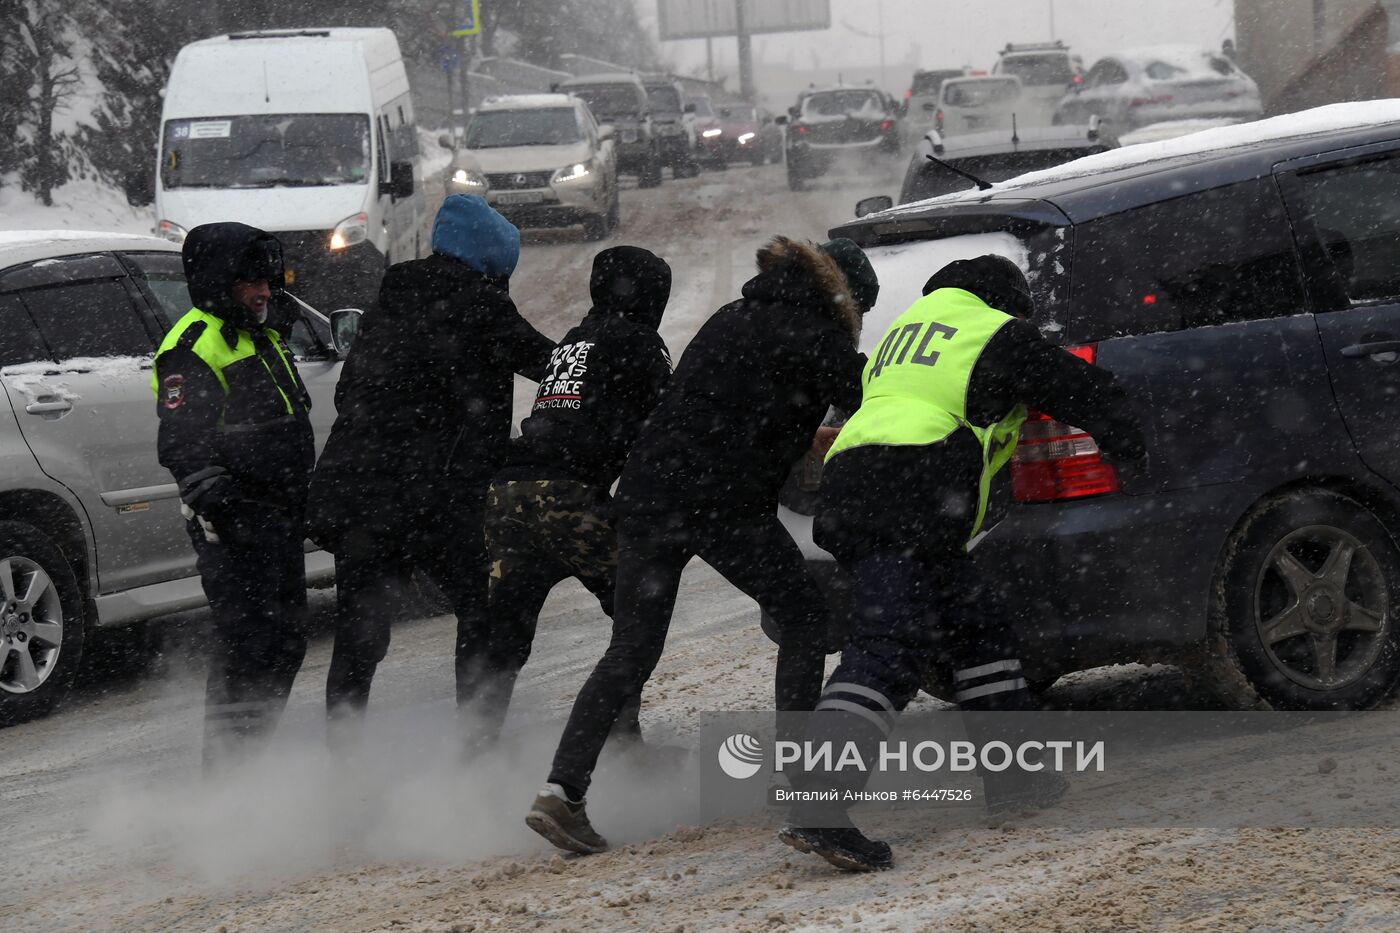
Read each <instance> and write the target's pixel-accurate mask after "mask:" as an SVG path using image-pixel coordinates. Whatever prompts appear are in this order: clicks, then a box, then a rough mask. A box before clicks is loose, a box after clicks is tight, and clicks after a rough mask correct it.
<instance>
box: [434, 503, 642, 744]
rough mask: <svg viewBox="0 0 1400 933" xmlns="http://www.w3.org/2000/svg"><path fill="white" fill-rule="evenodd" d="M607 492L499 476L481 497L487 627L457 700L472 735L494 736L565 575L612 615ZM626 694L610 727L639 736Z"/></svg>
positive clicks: (612, 547)
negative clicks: (466, 711)
mask: <svg viewBox="0 0 1400 933" xmlns="http://www.w3.org/2000/svg"><path fill="white" fill-rule="evenodd" d="M606 505H607V494H606V493H605V492H600V491H599V490H598V489H596V488H595V487H593V486H588V485H585V484H583V483H578V482H572V481H568V480H534V481H531V480H512V481H506V480H501V481H497V482H494V483H492V484H491V488H490V490H489V491H488V493H487V496H486V548H487V554H488V556H489V558H490V562H491V611H490V620H491V621H490V631H489V635H488V638H487V640H486V642H485V643H484V644H480V645H477V646H475V650H474V652H473V660H472V663H470V664H468V665H467V667H468V669H469V670H471V671H473V672H474V673H475V675H476V677H475V678H474V679H473V680H471V681H469V682H467V683H464V684H462V685H461V689H460V690H459V692H458V700H459V702H461V703H464V704H465V703H468V702H469V703H470V704H471V712H472V713H473V714H474V715H475V717H476V721H475V722H474V723H472V728H473V729H474V731H475V736H476V738H477V739H478V740H479V741H482V742H486V743H489V742H491V741H494V740H495V739H496V737H497V736H498V735H499V734H500V730H501V725H502V723H503V722H504V721H505V717H506V712H507V710H508V709H509V707H510V698H511V694H512V693H513V692H514V689H515V681H516V678H517V677H518V676H519V674H520V669H521V668H523V667H524V666H525V662H526V661H527V660H529V657H530V648H531V646H532V645H533V643H534V640H535V626H536V624H537V623H538V622H539V615H540V609H541V607H543V606H544V601H545V599H546V598H547V597H548V596H549V591H550V590H552V589H554V587H555V585H556V584H558V583H560V582H561V581H563V580H566V579H568V578H569V577H574V578H575V579H577V580H578V581H579V582H580V583H582V584H583V585H584V586H585V587H586V588H587V589H588V591H589V592H591V593H592V594H593V595H594V596H596V597H598V604H599V605H600V606H601V607H602V609H603V612H605V613H606V614H607V615H608V617H609V618H611V617H612V614H613V581H614V578H615V576H616V573H617V533H616V531H614V530H613V527H612V523H611V522H610V521H609V520H608V519H607V518H606V517H605V516H604V514H603V512H604V511H605V506H606ZM639 703H640V697H639V696H634V698H633V701H632V702H631V703H629V704H628V705H627V708H626V709H625V710H624V712H623V715H622V716H621V718H620V719H619V721H618V723H617V728H615V729H614V732H615V733H618V734H622V735H625V736H629V737H634V738H635V737H637V736H639V735H640V734H641V726H640V725H639V724H638V721H637V713H638V706H639Z"/></svg>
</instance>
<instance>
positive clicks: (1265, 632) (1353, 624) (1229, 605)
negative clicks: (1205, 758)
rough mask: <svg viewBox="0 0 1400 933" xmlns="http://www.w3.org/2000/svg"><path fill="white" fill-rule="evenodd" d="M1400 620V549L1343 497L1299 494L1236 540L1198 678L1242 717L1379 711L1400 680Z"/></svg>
mask: <svg viewBox="0 0 1400 933" xmlns="http://www.w3.org/2000/svg"><path fill="white" fill-rule="evenodd" d="M1348 553H1349V554H1350V555H1351V556H1350V557H1347V555H1348ZM1397 613H1400V547H1397V545H1396V542H1395V538H1394V537H1393V536H1392V535H1391V533H1390V532H1389V530H1388V529H1387V528H1386V527H1385V525H1384V524H1383V523H1382V522H1381V521H1380V519H1379V518H1377V517H1376V515H1375V514H1374V513H1373V512H1371V511H1370V510H1369V509H1367V508H1366V507H1365V506H1364V505H1362V504H1361V503H1360V502H1358V501H1356V500H1355V499H1352V498H1350V497H1349V496H1346V495H1343V494H1342V493H1339V492H1336V491H1333V490H1328V489H1308V490H1300V491H1296V492H1290V493H1287V494H1285V495H1282V496H1279V497H1277V498H1275V499H1272V500H1269V501H1268V502H1266V503H1264V504H1263V505H1262V506H1260V507H1259V508H1258V509H1256V510H1255V511H1254V512H1253V513H1252V514H1250V515H1249V516H1248V517H1247V518H1246V519H1245V520H1244V521H1243V522H1242V523H1241V524H1240V526H1239V527H1238V528H1237V529H1236V530H1235V531H1234V533H1233V534H1232V535H1231V536H1230V539H1229V541H1228V542H1227V544H1226V546H1225V550H1224V556H1223V557H1222V558H1221V562H1220V567H1219V570H1218V572H1217V574H1216V581H1215V586H1214V592H1213V594H1212V608H1211V618H1210V620H1209V630H1208V638H1207V644H1206V648H1205V651H1204V652H1203V653H1202V655H1201V657H1200V661H1199V663H1200V665H1201V666H1202V670H1201V671H1199V672H1198V673H1200V674H1201V675H1203V676H1202V679H1203V681H1204V685H1205V686H1207V687H1209V688H1210V689H1211V690H1212V691H1213V692H1214V693H1215V694H1216V695H1217V696H1218V697H1219V698H1220V699H1221V700H1223V701H1225V703H1226V704H1228V705H1229V706H1232V707H1235V708H1244V709H1251V708H1253V709H1259V708H1265V707H1269V708H1273V709H1285V710H1334V709H1370V708H1372V707H1374V706H1376V705H1377V704H1378V703H1380V702H1382V701H1383V700H1385V699H1386V698H1387V697H1388V696H1390V694H1391V693H1392V692H1393V690H1394V689H1395V685H1396V682H1397V679H1400V621H1397ZM1329 659H1330V660H1329ZM1329 667H1330V671H1329V670H1328V668H1329ZM1329 682H1333V683H1334V684H1335V685H1333V686H1329V685H1328V683H1329Z"/></svg>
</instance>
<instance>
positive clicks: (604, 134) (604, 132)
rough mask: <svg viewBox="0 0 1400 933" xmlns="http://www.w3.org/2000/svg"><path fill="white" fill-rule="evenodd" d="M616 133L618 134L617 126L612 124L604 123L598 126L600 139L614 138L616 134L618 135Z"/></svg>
mask: <svg viewBox="0 0 1400 933" xmlns="http://www.w3.org/2000/svg"><path fill="white" fill-rule="evenodd" d="M616 135H617V130H616V128H614V127H613V126H611V125H610V124H607V123H604V124H603V125H602V126H600V127H598V138H599V139H612V138H613V137H614V136H616Z"/></svg>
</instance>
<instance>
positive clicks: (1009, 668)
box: [953, 658, 1021, 680]
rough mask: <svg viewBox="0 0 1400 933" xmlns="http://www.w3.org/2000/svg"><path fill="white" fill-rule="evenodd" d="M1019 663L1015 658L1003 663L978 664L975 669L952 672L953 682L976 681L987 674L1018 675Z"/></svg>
mask: <svg viewBox="0 0 1400 933" xmlns="http://www.w3.org/2000/svg"><path fill="white" fill-rule="evenodd" d="M1020 670H1021V662H1020V661H1018V660H1017V659H1016V658H1009V659H1007V660H1005V661H993V662H991V663H990V664H980V665H978V666H977V667H969V668H967V669H966V670H961V671H954V672H953V678H954V679H955V680H976V679H977V678H978V677H986V676H987V675H988V674H1000V673H1002V672H1003V671H1005V672H1006V673H1008V674H1010V673H1013V672H1014V673H1020Z"/></svg>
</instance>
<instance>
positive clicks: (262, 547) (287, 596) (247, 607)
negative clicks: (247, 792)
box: [186, 505, 307, 769]
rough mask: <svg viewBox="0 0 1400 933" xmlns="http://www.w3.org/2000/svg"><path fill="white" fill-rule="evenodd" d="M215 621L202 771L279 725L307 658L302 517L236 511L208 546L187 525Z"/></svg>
mask: <svg viewBox="0 0 1400 933" xmlns="http://www.w3.org/2000/svg"><path fill="white" fill-rule="evenodd" d="M186 529H187V531H188V532H189V536H190V541H191V542H192V543H193V544H194V550H195V557H196V564H195V566H196V567H197V568H198V570H199V577H200V583H201V584H202V585H203V587H204V595H205V596H206V597H208V599H209V608H210V610H211V611H212V614H213V627H212V633H211V634H212V644H211V647H210V652H209V678H208V681H207V682H206V685H205V693H204V764H205V767H206V769H208V768H212V767H214V766H216V765H217V764H218V763H220V762H221V761H222V760H224V759H228V758H233V757H243V756H246V755H247V754H249V753H250V752H253V751H255V750H256V749H257V748H258V747H259V746H260V745H261V744H262V742H263V741H264V740H265V739H266V738H267V736H269V735H270V734H271V733H272V731H273V729H275V728H276V726H277V720H278V719H279V718H280V717H281V715H282V709H283V707H285V706H286V704H287V695H288V693H290V692H291V689H292V681H294V680H295V679H296V675H297V671H299V670H300V669H301V662H302V659H303V658H304V657H305V655H306V642H307V631H306V626H307V622H306V563H305V554H304V552H303V549H302V541H303V535H302V522H301V515H300V513H299V512H295V511H283V510H280V509H275V508H271V507H263V506H256V505H247V506H239V507H238V513H237V521H236V522H233V521H230V522H228V523H225V526H224V527H222V528H221V527H219V523H217V522H216V523H215V531H216V532H217V534H218V536H219V541H218V542H217V543H211V542H210V541H208V540H206V538H205V534H204V530H203V529H202V528H201V527H200V525H199V523H198V522H194V521H190V522H187V523H186Z"/></svg>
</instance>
